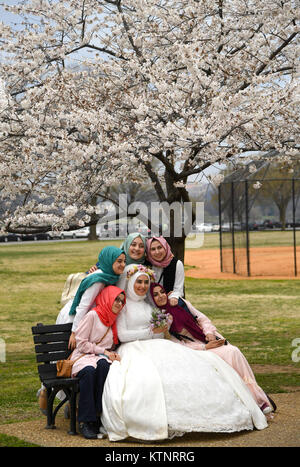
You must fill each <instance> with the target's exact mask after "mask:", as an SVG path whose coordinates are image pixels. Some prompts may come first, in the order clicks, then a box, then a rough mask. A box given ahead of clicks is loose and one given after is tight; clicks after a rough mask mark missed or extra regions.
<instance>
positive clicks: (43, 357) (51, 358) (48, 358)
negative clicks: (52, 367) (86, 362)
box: [36, 352, 70, 363]
mask: <svg viewBox="0 0 300 467" xmlns="http://www.w3.org/2000/svg"><path fill="white" fill-rule="evenodd" d="M69 355H70V353H69V352H51V353H41V354H39V355H37V356H36V361H37V362H38V363H41V362H45V363H47V362H56V361H57V360H65V359H67V358H68V356H69Z"/></svg>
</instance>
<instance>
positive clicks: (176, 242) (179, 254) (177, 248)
mask: <svg viewBox="0 0 300 467" xmlns="http://www.w3.org/2000/svg"><path fill="white" fill-rule="evenodd" d="M165 238H166V240H167V242H168V243H169V245H170V247H171V250H172V253H173V255H174V256H176V258H177V259H180V260H181V261H182V262H183V264H184V244H185V236H184V237H183V236H182V237H165Z"/></svg>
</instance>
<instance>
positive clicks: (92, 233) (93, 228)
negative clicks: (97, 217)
mask: <svg viewBox="0 0 300 467" xmlns="http://www.w3.org/2000/svg"><path fill="white" fill-rule="evenodd" d="M96 227H97V225H96V224H94V225H90V233H89V236H88V240H98V236H97V230H96Z"/></svg>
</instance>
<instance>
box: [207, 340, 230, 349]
mask: <svg viewBox="0 0 300 467" xmlns="http://www.w3.org/2000/svg"><path fill="white" fill-rule="evenodd" d="M224 342H225V339H219V340H215V341H209V342H208V343H207V344H206V345H205V348H206V350H209V349H216V348H217V347H221V346H222V345H224Z"/></svg>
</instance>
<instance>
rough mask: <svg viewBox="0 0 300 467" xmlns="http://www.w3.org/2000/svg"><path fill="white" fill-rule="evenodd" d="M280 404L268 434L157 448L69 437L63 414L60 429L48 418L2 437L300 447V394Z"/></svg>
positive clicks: (191, 438) (280, 398)
mask: <svg viewBox="0 0 300 467" xmlns="http://www.w3.org/2000/svg"><path fill="white" fill-rule="evenodd" d="M270 396H271V397H272V398H273V399H274V400H275V402H276V404H277V407H278V408H277V411H276V413H275V415H274V418H273V419H272V420H270V421H269V427H268V428H266V429H265V430H262V431H258V430H254V431H249V432H248V431H244V432H241V433H232V434H222V433H219V434H215V433H190V434H186V435H185V436H183V437H182V438H175V439H173V440H170V441H165V442H159V443H155V444H150V443H147V444H142V443H137V442H136V441H134V442H129V441H128V440H127V441H123V442H118V443H110V442H109V441H108V440H107V439H102V440H86V439H84V438H83V437H82V436H81V435H78V436H70V435H68V434H67V430H68V426H69V423H68V421H67V420H64V418H63V416H62V414H60V413H59V414H58V416H57V428H56V429H55V430H46V429H44V427H45V422H46V420H45V417H44V416H43V417H41V418H40V419H39V420H34V421H31V422H25V423H13V424H9V425H1V426H0V433H5V434H7V435H11V436H16V437H17V438H20V439H22V440H24V441H27V442H31V443H35V444H38V445H40V446H49V447H75V446H76V447H84V446H90V447H96V446H99V447H112V448H114V447H120V446H122V447H124V448H126V447H142V446H146V447H150V446H155V447H187V448H191V449H193V448H195V447H200V446H201V447H277V446H278V447H300V390H299V391H296V392H293V393H282V394H274V395H272V394H271V395H270Z"/></svg>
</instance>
